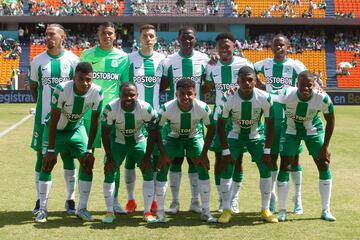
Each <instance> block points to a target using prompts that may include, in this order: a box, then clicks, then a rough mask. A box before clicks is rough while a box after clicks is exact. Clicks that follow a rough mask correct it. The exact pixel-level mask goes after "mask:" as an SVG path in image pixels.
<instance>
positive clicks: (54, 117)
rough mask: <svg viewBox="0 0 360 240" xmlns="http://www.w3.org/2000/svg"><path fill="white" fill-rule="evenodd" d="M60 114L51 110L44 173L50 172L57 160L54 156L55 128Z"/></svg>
mask: <svg viewBox="0 0 360 240" xmlns="http://www.w3.org/2000/svg"><path fill="white" fill-rule="evenodd" d="M60 115H61V112H60V111H59V110H57V109H55V108H51V118H50V123H49V129H48V134H49V135H48V151H47V152H46V153H45V157H44V159H43V164H42V170H43V171H44V172H51V171H52V169H53V168H54V166H55V164H56V162H57V160H56V154H55V151H54V149H55V137H56V126H57V124H58V122H59V119H60Z"/></svg>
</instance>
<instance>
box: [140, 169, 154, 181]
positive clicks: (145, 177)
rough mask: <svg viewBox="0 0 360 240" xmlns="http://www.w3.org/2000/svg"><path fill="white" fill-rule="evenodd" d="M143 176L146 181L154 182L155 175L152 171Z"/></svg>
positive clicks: (143, 173) (144, 173)
mask: <svg viewBox="0 0 360 240" xmlns="http://www.w3.org/2000/svg"><path fill="white" fill-rule="evenodd" d="M142 176H143V180H144V181H152V180H154V173H153V171H151V170H150V171H146V172H142Z"/></svg>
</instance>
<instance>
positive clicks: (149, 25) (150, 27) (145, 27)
mask: <svg viewBox="0 0 360 240" xmlns="http://www.w3.org/2000/svg"><path fill="white" fill-rule="evenodd" d="M147 29H152V30H154V31H156V27H155V26H154V25H152V24H144V25H142V26H141V27H140V29H139V32H140V35H141V33H142V31H144V30H147Z"/></svg>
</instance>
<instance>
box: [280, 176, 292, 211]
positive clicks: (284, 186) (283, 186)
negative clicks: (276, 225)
mask: <svg viewBox="0 0 360 240" xmlns="http://www.w3.org/2000/svg"><path fill="white" fill-rule="evenodd" d="M277 187H278V200H279V209H280V210H286V209H287V208H286V202H287V198H288V194H289V190H290V184H289V182H280V181H278V182H277Z"/></svg>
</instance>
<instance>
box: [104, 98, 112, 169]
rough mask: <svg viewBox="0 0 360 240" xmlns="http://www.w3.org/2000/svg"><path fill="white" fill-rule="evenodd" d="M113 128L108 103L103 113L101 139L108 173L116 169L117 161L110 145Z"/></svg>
mask: <svg viewBox="0 0 360 240" xmlns="http://www.w3.org/2000/svg"><path fill="white" fill-rule="evenodd" d="M112 129H113V121H112V118H111V107H110V106H109V105H106V107H105V109H104V112H103V113H102V120H101V140H102V143H103V146H104V150H105V155H106V162H105V166H104V171H105V172H106V173H112V172H114V170H115V161H114V158H113V155H112V152H111V147H110V136H111V131H112Z"/></svg>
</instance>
